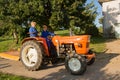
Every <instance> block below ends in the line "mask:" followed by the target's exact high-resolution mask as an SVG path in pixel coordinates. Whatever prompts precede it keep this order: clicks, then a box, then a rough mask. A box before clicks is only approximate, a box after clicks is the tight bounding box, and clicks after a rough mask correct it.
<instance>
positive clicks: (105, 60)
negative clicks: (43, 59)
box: [0, 40, 120, 80]
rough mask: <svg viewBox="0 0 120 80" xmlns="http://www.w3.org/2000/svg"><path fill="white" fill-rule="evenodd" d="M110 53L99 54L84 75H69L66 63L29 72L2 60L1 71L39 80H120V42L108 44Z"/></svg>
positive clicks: (18, 62) (19, 65)
mask: <svg viewBox="0 0 120 80" xmlns="http://www.w3.org/2000/svg"><path fill="white" fill-rule="evenodd" d="M106 48H107V49H108V51H107V52H106V53H101V54H97V58H96V61H95V63H94V64H93V65H91V66H88V67H87V71H86V72H85V74H84V75H77V76H75V75H71V74H69V73H68V72H67V71H66V69H65V67H64V63H59V64H56V65H54V66H53V65H48V66H45V67H44V68H42V69H41V70H38V71H33V72H31V71H28V70H26V69H25V68H24V66H23V65H22V64H21V62H20V61H12V60H6V59H0V71H1V72H4V73H10V74H15V75H19V76H26V77H31V78H34V79H38V80H120V40H111V41H108V42H107V43H106Z"/></svg>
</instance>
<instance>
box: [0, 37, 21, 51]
mask: <svg viewBox="0 0 120 80" xmlns="http://www.w3.org/2000/svg"><path fill="white" fill-rule="evenodd" d="M18 47H19V44H17V45H16V44H15V43H14V41H13V40H12V39H11V38H8V37H6V38H3V37H0V52H5V51H8V50H11V49H17V48H18Z"/></svg>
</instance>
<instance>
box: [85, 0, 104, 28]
mask: <svg viewBox="0 0 120 80" xmlns="http://www.w3.org/2000/svg"><path fill="white" fill-rule="evenodd" d="M91 1H94V4H95V6H96V7H97V13H98V15H97V18H96V20H95V24H96V26H97V27H100V26H102V25H101V24H99V18H100V17H102V7H101V5H100V4H99V3H98V0H87V3H90V2H91Z"/></svg>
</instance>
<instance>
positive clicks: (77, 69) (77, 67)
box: [65, 55, 87, 75]
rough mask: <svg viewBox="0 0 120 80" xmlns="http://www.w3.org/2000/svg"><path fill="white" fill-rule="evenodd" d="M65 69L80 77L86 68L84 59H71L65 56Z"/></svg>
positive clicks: (79, 57)
mask: <svg viewBox="0 0 120 80" xmlns="http://www.w3.org/2000/svg"><path fill="white" fill-rule="evenodd" d="M65 67H66V69H67V70H68V71H69V72H70V73H71V74H74V75H78V74H80V75H82V74H83V73H84V72H85V71H86V68H87V63H86V59H85V58H84V57H82V56H79V55H78V56H73V57H69V56H67V57H66V60H65Z"/></svg>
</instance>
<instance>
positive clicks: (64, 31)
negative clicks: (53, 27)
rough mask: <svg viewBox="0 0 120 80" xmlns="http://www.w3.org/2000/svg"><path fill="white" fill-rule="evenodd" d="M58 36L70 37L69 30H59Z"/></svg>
mask: <svg viewBox="0 0 120 80" xmlns="http://www.w3.org/2000/svg"><path fill="white" fill-rule="evenodd" d="M55 34H56V35H61V36H68V35H69V30H59V31H55Z"/></svg>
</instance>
